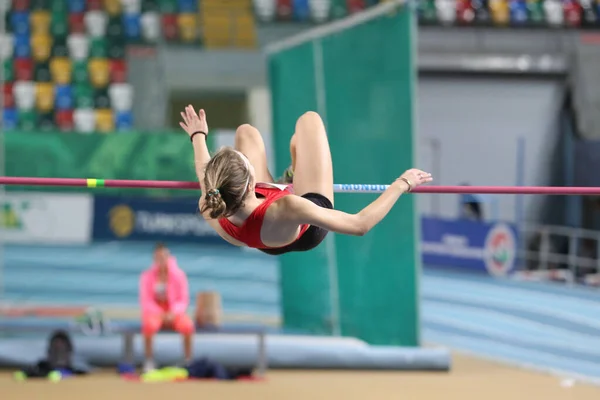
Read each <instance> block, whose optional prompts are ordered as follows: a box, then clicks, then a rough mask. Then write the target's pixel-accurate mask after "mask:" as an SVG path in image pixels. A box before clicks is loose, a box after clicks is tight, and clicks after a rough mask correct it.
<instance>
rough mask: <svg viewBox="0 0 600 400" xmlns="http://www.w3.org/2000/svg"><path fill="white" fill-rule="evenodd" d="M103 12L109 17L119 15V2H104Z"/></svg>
mask: <svg viewBox="0 0 600 400" xmlns="http://www.w3.org/2000/svg"><path fill="white" fill-rule="evenodd" d="M104 10H105V11H106V12H107V13H108V14H109V15H110V16H111V17H114V16H118V15H120V14H121V0H104Z"/></svg>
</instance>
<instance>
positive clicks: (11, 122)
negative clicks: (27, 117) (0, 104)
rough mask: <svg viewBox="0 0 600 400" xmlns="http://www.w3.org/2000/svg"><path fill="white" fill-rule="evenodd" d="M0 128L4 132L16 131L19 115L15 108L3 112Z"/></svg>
mask: <svg viewBox="0 0 600 400" xmlns="http://www.w3.org/2000/svg"><path fill="white" fill-rule="evenodd" d="M3 111H4V112H3V119H2V127H3V128H4V129H5V130H11V129H16V128H17V127H18V124H19V113H18V112H17V109H16V108H5V109H4V110H3Z"/></svg>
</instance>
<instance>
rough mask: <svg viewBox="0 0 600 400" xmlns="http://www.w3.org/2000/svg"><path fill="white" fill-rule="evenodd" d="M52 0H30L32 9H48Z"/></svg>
mask: <svg viewBox="0 0 600 400" xmlns="http://www.w3.org/2000/svg"><path fill="white" fill-rule="evenodd" d="M49 2H50V0H31V1H30V2H29V9H30V10H34V11H36V10H48V7H49V6H50V4H48V3H49Z"/></svg>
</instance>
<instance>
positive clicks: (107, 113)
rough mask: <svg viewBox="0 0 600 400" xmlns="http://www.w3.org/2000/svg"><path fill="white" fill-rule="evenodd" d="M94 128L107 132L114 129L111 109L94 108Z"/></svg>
mask: <svg viewBox="0 0 600 400" xmlns="http://www.w3.org/2000/svg"><path fill="white" fill-rule="evenodd" d="M96 130H98V131H99V132H104V133H109V132H112V131H114V130H115V122H114V118H113V112H112V110H111V109H109V108H108V109H98V110H96Z"/></svg>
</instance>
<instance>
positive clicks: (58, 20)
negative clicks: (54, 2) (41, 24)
mask: <svg viewBox="0 0 600 400" xmlns="http://www.w3.org/2000/svg"><path fill="white" fill-rule="evenodd" d="M68 33H69V18H68V14H67V13H66V12H64V11H63V10H60V9H58V10H53V11H52V20H51V21H50V34H51V35H52V36H53V37H54V38H56V37H64V36H66V35H67V34H68Z"/></svg>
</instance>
